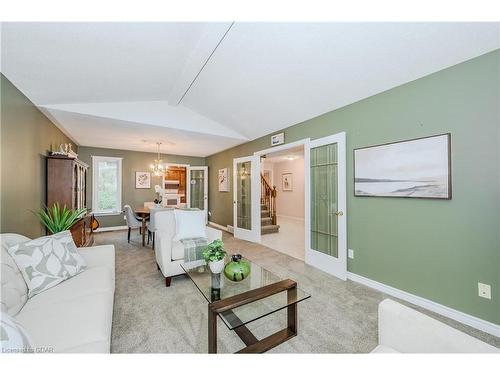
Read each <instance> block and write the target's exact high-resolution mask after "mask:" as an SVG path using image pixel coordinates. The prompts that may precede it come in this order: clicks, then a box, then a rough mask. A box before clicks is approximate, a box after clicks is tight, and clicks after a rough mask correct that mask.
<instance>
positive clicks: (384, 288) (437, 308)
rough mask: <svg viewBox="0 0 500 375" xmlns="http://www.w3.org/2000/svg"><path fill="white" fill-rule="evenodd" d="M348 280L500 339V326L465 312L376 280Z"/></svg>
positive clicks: (349, 275)
mask: <svg viewBox="0 0 500 375" xmlns="http://www.w3.org/2000/svg"><path fill="white" fill-rule="evenodd" d="M347 278H348V279H349V280H352V281H354V282H357V283H360V284H363V285H366V286H368V287H370V288H373V289H376V290H378V291H380V292H383V293H386V294H388V295H390V296H393V297H396V298H399V299H401V300H403V301H406V302H410V303H413V304H414V305H416V306H419V307H423V308H424V309H427V310H430V311H432V312H435V313H437V314H439V315H443V316H445V317H447V318H450V319H453V320H456V321H457V322H460V323H463V324H466V325H468V326H470V327H473V328H476V329H478V330H480V331H483V332H486V333H489V334H490V335H493V336H496V337H500V325H497V324H494V323H491V322H488V321H486V320H483V319H480V318H477V317H475V316H472V315H469V314H466V313H464V312H461V311H458V310H455V309H452V308H451V307H447V306H444V305H441V304H439V303H437V302H434V301H431V300H428V299H426V298H423V297H419V296H416V295H414V294H411V293H408V292H405V291H403V290H400V289H397V288H394V287H392V286H389V285H386V284H383V283H380V282H378V281H375V280H371V279H369V278H367V277H364V276H361V275H358V274H355V273H352V272H347Z"/></svg>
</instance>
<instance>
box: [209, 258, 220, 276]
mask: <svg viewBox="0 0 500 375" xmlns="http://www.w3.org/2000/svg"><path fill="white" fill-rule="evenodd" d="M208 266H209V267H210V271H212V273H221V272H222V270H223V269H224V259H221V260H218V261H217V262H208Z"/></svg>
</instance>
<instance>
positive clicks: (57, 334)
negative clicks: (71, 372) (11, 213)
mask: <svg viewBox="0 0 500 375" xmlns="http://www.w3.org/2000/svg"><path fill="white" fill-rule="evenodd" d="M0 238H1V245H2V257H1V271H0V279H1V288H2V289H1V292H2V294H1V296H0V302H1V308H2V313H3V312H7V313H8V314H9V315H11V316H13V317H14V318H15V319H16V320H17V321H18V322H19V323H21V324H22V325H23V326H24V328H25V329H26V331H27V333H28V335H29V336H30V338H31V340H32V342H33V344H34V346H35V347H34V348H33V349H35V351H37V352H47V351H49V352H55V353H109V352H110V344H111V325H112V318H113V300H114V291H115V248H114V246H113V245H105V246H94V247H88V248H80V249H79V251H80V254H81V255H82V256H83V258H84V259H85V261H86V262H87V266H88V269H86V270H85V271H83V272H82V273H80V274H78V275H76V276H74V277H72V278H70V279H69V280H66V281H63V282H62V283H60V284H58V285H56V286H55V287H53V288H50V289H48V290H46V291H44V292H42V293H40V294H37V295H35V296H34V297H32V298H30V299H28V298H27V293H28V288H27V285H26V283H25V281H24V279H23V277H22V275H21V273H20V271H19V269H18V268H17V266H16V264H15V263H14V261H13V259H12V258H11V256H10V255H9V253H8V252H7V249H8V248H9V247H11V246H13V245H15V244H16V243H20V242H24V241H28V240H29V238H27V237H24V236H21V235H19V234H10V233H9V234H1V235H0Z"/></svg>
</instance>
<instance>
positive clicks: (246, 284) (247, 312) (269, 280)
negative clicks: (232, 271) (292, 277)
mask: <svg viewBox="0 0 500 375" xmlns="http://www.w3.org/2000/svg"><path fill="white" fill-rule="evenodd" d="M245 260H246V261H248V262H249V264H250V274H249V275H248V276H247V277H246V278H245V279H244V280H242V281H238V282H236V281H232V280H230V279H228V278H227V277H226V276H225V275H224V272H222V273H220V274H217V275H216V274H213V273H212V272H211V271H210V268H209V267H208V265H205V264H204V263H205V262H204V261H202V260H201V261H195V262H188V263H184V264H183V265H182V268H183V269H184V271H185V272H186V274H187V275H188V276H189V278H190V279H191V280H192V281H193V282H194V284H195V285H196V287H197V288H198V289H199V291H200V292H201V293H202V294H203V296H204V297H205V299H206V300H207V301H208V302H209V303H211V302H215V301H218V300H222V299H225V298H228V297H232V296H235V295H238V294H241V293H245V292H248V291H251V290H254V289H258V288H261V287H263V286H266V285H270V284H274V283H276V282H278V281H281V280H285V279H286V278H283V277H279V276H277V275H275V274H274V273H272V272H270V271H268V270H266V269H265V268H263V267H261V266H259V265H258V264H256V263H254V262H251V261H249V260H248V259H245ZM229 261H230V258H229V257H227V258H226V263H227V262H229ZM295 294H296V295H293V296H287V293H286V291H285V292H281V293H278V294H275V295H272V296H270V297H266V298H263V299H260V300H258V301H255V302H251V303H249V304H247V305H243V306H240V307H237V308H234V309H232V310H231V311H229V312H224V313H220V314H219V316H220V317H221V319H222V321H223V322H224V323H225V324H226V326H227V327H228V328H229V329H231V330H232V329H235V328H238V327H240V326H242V325H245V324H247V323H250V322H252V321H254V320H257V319H260V318H262V317H264V316H266V315H269V314H272V313H274V312H276V311H278V310H281V309H284V308H285V307H287V306H290V305H293V304H296V303H298V302H300V301H303V300H305V299H307V298H309V297H310V295H309V294H307V293H306V292H304V291H303V290H301V289H300V288H297V292H296V293H295Z"/></svg>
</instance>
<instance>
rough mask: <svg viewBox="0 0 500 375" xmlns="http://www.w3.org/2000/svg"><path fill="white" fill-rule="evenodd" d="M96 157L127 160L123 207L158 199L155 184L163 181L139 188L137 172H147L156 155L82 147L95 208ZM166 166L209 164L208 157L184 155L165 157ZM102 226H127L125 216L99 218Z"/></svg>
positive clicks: (80, 154) (89, 194)
mask: <svg viewBox="0 0 500 375" xmlns="http://www.w3.org/2000/svg"><path fill="white" fill-rule="evenodd" d="M92 156H112V157H118V158H123V160H122V205H125V204H129V205H130V206H131V207H138V206H142V205H143V204H144V202H151V201H152V200H154V199H155V197H156V195H155V190H154V186H155V185H161V178H160V177H155V176H153V175H152V176H151V189H136V188H135V172H145V171H148V170H149V166H150V165H151V164H152V163H153V162H154V160H155V159H156V158H157V155H156V154H155V153H150V152H137V151H127V150H116V149H109V148H97V147H85V146H80V147H79V148H78V159H80V160H82V161H83V162H85V163H87V164H88V165H89V176H90V178H88V179H87V202H88V207H89V208H92V177H91V176H92ZM162 159H163V161H164V162H165V163H179V164H189V165H192V166H200V165H206V164H205V158H200V157H193V156H180V155H165V154H162ZM97 220H98V221H99V224H100V226H101V228H102V227H114V226H122V225H125V220H123V214H119V215H107V216H99V217H97Z"/></svg>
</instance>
